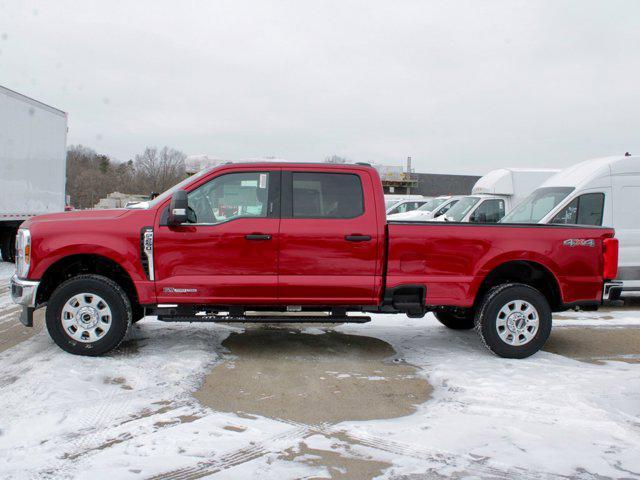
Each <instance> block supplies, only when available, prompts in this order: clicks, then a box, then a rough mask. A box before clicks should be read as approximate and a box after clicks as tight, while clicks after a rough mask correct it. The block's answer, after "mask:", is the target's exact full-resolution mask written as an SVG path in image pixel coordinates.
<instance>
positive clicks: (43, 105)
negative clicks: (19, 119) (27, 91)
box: [0, 85, 67, 117]
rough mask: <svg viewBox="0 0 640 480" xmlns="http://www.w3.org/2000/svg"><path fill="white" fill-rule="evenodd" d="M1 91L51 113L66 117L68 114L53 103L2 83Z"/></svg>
mask: <svg viewBox="0 0 640 480" xmlns="http://www.w3.org/2000/svg"><path fill="white" fill-rule="evenodd" d="M0 93H4V94H5V95H7V96H10V97H14V98H17V99H19V100H22V101H24V102H26V103H30V104H31V105H34V106H36V107H40V108H43V109H45V110H47V111H49V112H51V113H55V114H57V115H63V116H65V117H66V116H67V112H65V111H63V110H60V109H59V108H56V107H52V106H51V105H47V104H46V103H43V102H41V101H39V100H36V99H34V98H31V97H27V96H26V95H23V94H22V93H18V92H16V91H14V90H11V89H9V88H7V87H3V86H2V85H0Z"/></svg>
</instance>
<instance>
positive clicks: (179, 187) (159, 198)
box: [127, 167, 215, 209]
mask: <svg viewBox="0 0 640 480" xmlns="http://www.w3.org/2000/svg"><path fill="white" fill-rule="evenodd" d="M214 168H215V167H211V168H205V169H204V170H200V171H199V172H198V173H196V174H195V175H191V176H190V177H187V178H185V179H184V180H182V181H181V182H180V183H176V184H175V185H174V186H173V187H171V188H170V189H169V190H166V191H165V192H163V193H161V194H160V195H158V196H157V197H156V198H154V199H153V200H151V201H150V202H142V203H144V204H145V205H144V207H142V206H141V205H140V204H136V205H131V206H129V207H127V208H134V209H135V208H149V207H151V206H154V205H158V204H159V203H162V202H164V201H165V200H166V199H167V198H169V197H170V196H171V195H173V192H175V191H176V190H182V188H183V187H184V186H185V185H187V184H188V183H191V182H192V181H194V180H195V179H197V178H200V177H202V176H203V175H205V174H207V173H209V172H210V171H211V170H213V169H214Z"/></svg>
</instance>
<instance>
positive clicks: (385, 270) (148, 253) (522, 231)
mask: <svg viewBox="0 0 640 480" xmlns="http://www.w3.org/2000/svg"><path fill="white" fill-rule="evenodd" d="M617 252H618V250H617V240H616V239H615V238H614V231H613V230H612V229H610V228H603V227H580V226H573V225H571V226H568V225H509V224H478V223H475V224H471V223H454V222H447V223H440V222H422V223H421V222H402V221H397V222H394V221H387V219H386V216H385V208H384V196H383V190H382V185H381V182H380V178H379V177H378V174H377V172H376V170H375V169H374V168H372V167H371V166H368V165H363V164H353V165H345V164H342V165H330V164H304V163H283V162H281V163H248V164H225V165H222V166H219V167H215V168H213V169H209V170H205V171H202V172H200V173H199V174H197V175H195V176H193V177H190V178H188V179H186V180H185V181H183V182H182V183H180V184H178V185H176V186H175V187H174V188H172V189H170V190H168V191H167V192H165V193H163V194H161V195H160V196H158V197H157V198H155V199H154V200H152V201H150V202H143V203H140V204H136V205H134V206H132V207H131V208H129V209H119V210H100V211H76V212H67V213H61V214H51V215H43V216H39V217H35V218H33V219H31V220H28V221H27V222H25V223H24V224H23V225H22V228H21V229H20V231H19V234H18V238H17V257H18V258H17V273H16V275H15V276H14V277H13V278H12V280H11V283H12V289H11V292H12V296H13V299H14V301H15V302H16V303H19V304H21V305H23V307H24V308H23V313H22V316H21V320H22V322H23V323H24V324H25V325H26V326H32V324H33V320H32V318H33V311H34V309H36V308H40V307H42V306H45V305H46V306H47V308H46V315H45V316H46V325H47V329H48V331H49V334H50V335H51V337H52V339H53V340H54V341H55V342H56V343H57V344H58V345H59V346H60V347H61V348H62V349H64V350H66V351H67V352H70V353H74V354H80V355H100V354H104V353H106V352H108V351H110V350H112V349H113V348H115V347H117V346H118V345H119V344H120V342H121V341H122V340H123V338H124V337H125V335H126V333H127V331H128V329H129V328H130V326H131V324H132V323H133V322H136V321H138V320H140V319H141V318H143V317H144V316H145V314H146V315H156V316H157V317H158V319H159V320H163V321H188V322H192V321H212V322H232V321H251V322H271V321H286V322H287V323H289V322H292V321H304V322H309V321H321V322H366V321H368V320H369V317H368V316H367V315H368V314H369V313H376V312H377V313H402V314H406V315H408V316H410V317H423V316H424V315H425V314H426V313H427V312H433V313H434V314H435V316H436V317H437V319H438V320H439V321H440V322H441V323H443V324H444V325H445V326H447V327H449V328H453V329H470V328H473V327H474V326H475V327H476V329H477V331H478V333H479V334H480V336H481V338H482V340H483V342H484V344H485V345H486V346H487V347H488V348H489V349H490V350H491V351H492V352H494V353H495V354H497V355H500V356H502V357H510V358H523V357H527V356H529V355H531V354H533V353H535V352H536V351H538V350H539V349H540V348H541V347H542V346H543V345H544V343H545V341H546V340H547V338H548V336H549V333H550V329H551V315H552V312H557V311H561V310H565V309H567V308H570V307H582V308H589V309H594V308H597V306H598V305H599V304H600V303H601V301H602V300H603V299H606V298H607V296H608V295H609V294H610V292H611V291H612V289H614V288H616V283H614V282H612V281H611V279H614V278H615V277H616V270H617Z"/></svg>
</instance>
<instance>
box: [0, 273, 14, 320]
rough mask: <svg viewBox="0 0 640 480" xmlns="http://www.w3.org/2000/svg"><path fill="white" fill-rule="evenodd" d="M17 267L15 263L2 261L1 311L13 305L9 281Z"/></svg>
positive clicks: (0, 277) (0, 283) (0, 275)
mask: <svg viewBox="0 0 640 480" xmlns="http://www.w3.org/2000/svg"><path fill="white" fill-rule="evenodd" d="M15 269H16V266H15V265H14V264H13V263H9V262H2V261H0V311H1V310H2V309H3V308H4V307H6V306H8V305H10V304H11V292H10V290H9V279H10V278H11V276H12V275H13V272H15Z"/></svg>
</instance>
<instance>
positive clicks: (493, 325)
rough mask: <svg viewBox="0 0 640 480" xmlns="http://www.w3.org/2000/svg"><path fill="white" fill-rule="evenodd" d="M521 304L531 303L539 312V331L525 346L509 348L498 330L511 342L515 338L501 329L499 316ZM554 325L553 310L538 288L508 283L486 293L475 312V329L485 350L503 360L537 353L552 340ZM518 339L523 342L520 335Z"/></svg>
mask: <svg viewBox="0 0 640 480" xmlns="http://www.w3.org/2000/svg"><path fill="white" fill-rule="evenodd" d="M519 300H522V301H524V302H527V303H529V304H530V305H531V306H533V308H534V309H535V310H536V311H537V320H538V327H537V331H535V333H534V334H533V337H532V338H530V339H529V340H528V341H526V343H524V344H522V345H510V344H509V343H507V341H505V340H503V339H502V338H501V336H500V334H499V331H498V330H499V328H500V329H502V330H501V331H502V332H503V335H504V334H505V333H506V335H511V338H514V334H510V333H509V331H507V330H505V327H499V326H498V322H500V320H499V318H498V315H499V314H500V310H501V309H502V308H503V307H507V306H508V305H512V304H513V302H517V301H519ZM515 312H517V310H516V311H514V313H515ZM502 318H504V316H503V317H502ZM551 323H552V321H551V307H550V306H549V302H548V301H547V299H546V298H545V296H544V295H542V293H540V292H539V291H538V290H536V289H535V288H533V287H530V286H529V285H524V284H521V283H506V284H503V285H498V286H497V287H494V288H492V289H491V290H489V292H487V294H486V295H485V297H484V299H483V301H482V304H481V305H480V308H478V310H477V312H476V329H477V331H478V333H479V335H480V337H481V338H482V341H483V342H484V344H485V346H486V347H487V348H488V349H489V350H491V351H492V352H493V353H494V354H496V355H498V356H500V357H504V358H526V357H529V356H531V355H533V354H534V353H536V352H537V351H538V350H540V349H541V348H542V347H543V346H544V344H545V343H546V341H547V339H548V338H549V334H550V333H551ZM525 328H529V327H525ZM532 331H533V330H532ZM525 333H526V332H525ZM515 335H518V339H519V340H520V339H524V336H522V337H520V334H515ZM507 340H508V338H507Z"/></svg>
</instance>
